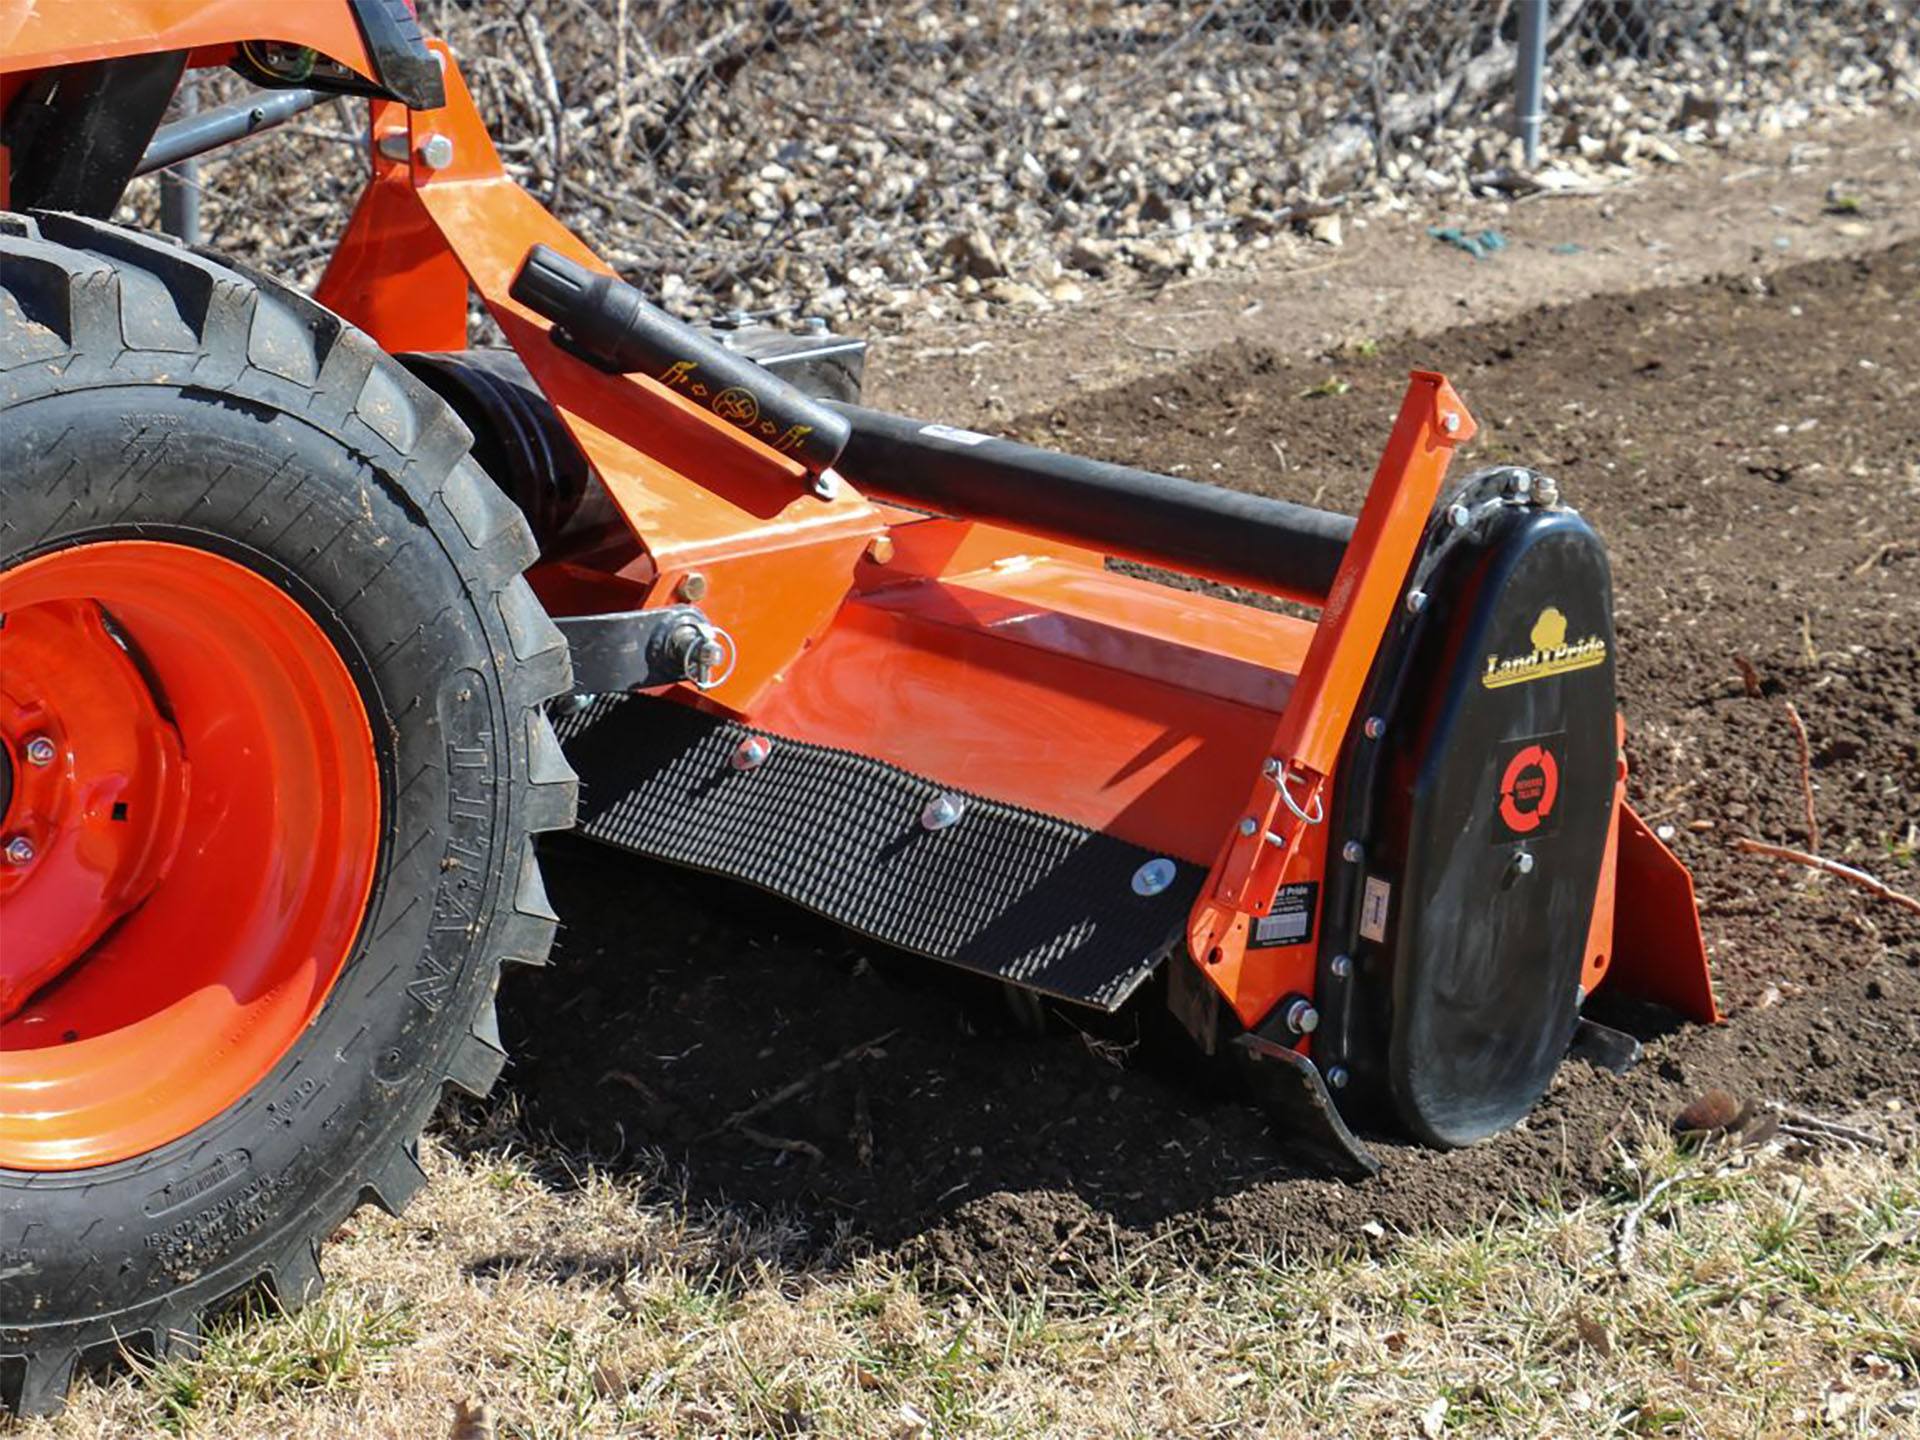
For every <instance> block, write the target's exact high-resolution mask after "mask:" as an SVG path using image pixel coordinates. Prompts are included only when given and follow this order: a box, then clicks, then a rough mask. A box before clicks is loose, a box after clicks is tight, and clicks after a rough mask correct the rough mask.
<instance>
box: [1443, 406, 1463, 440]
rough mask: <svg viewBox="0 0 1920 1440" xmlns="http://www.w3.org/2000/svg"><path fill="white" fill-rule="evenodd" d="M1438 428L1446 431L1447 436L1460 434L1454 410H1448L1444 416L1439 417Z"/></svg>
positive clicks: (1458, 421)
mask: <svg viewBox="0 0 1920 1440" xmlns="http://www.w3.org/2000/svg"><path fill="white" fill-rule="evenodd" d="M1440 428H1441V429H1442V430H1444V431H1446V432H1447V434H1449V435H1458V434H1459V433H1460V414H1459V412H1458V411H1456V410H1449V411H1447V413H1446V414H1444V415H1442V416H1441V417H1440Z"/></svg>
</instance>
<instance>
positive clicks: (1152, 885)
mask: <svg viewBox="0 0 1920 1440" xmlns="http://www.w3.org/2000/svg"><path fill="white" fill-rule="evenodd" d="M1176 873H1177V872H1176V871H1175V869H1174V864H1173V861H1171V860H1168V859H1165V858H1164V857H1163V858H1161V859H1158V860H1149V861H1147V863H1146V864H1144V865H1142V866H1141V867H1140V868H1139V869H1138V870H1136V871H1134V872H1133V893H1134V894H1136V895H1144V896H1148V897H1151V896H1154V895H1158V894H1159V893H1160V892H1161V891H1163V890H1165V889H1166V888H1167V887H1168V886H1169V885H1171V884H1173V877H1174V875H1175V874H1176Z"/></svg>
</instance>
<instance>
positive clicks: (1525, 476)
mask: <svg viewBox="0 0 1920 1440" xmlns="http://www.w3.org/2000/svg"><path fill="white" fill-rule="evenodd" d="M1506 491H1507V494H1509V495H1512V496H1514V497H1516V498H1518V499H1521V500H1524V499H1526V498H1527V496H1528V495H1529V494H1531V493H1532V491H1533V472H1532V471H1531V470H1513V471H1510V472H1509V473H1508V475H1507V484H1506Z"/></svg>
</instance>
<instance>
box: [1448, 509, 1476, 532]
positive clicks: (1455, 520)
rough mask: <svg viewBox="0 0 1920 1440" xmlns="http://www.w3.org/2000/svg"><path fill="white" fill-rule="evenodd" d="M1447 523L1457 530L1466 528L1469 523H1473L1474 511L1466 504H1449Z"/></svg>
mask: <svg viewBox="0 0 1920 1440" xmlns="http://www.w3.org/2000/svg"><path fill="white" fill-rule="evenodd" d="M1447 523H1448V524H1449V525H1451V526H1453V528H1454V529H1456V530H1464V529H1466V528H1467V526H1468V525H1470V524H1472V523H1473V511H1471V510H1469V509H1468V508H1467V507H1466V506H1464V505H1449V506H1448V507H1447Z"/></svg>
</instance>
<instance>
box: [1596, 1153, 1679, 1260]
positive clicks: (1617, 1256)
mask: <svg viewBox="0 0 1920 1440" xmlns="http://www.w3.org/2000/svg"><path fill="white" fill-rule="evenodd" d="M1688 1178H1690V1177H1689V1176H1688V1175H1687V1173H1686V1172H1685V1171H1682V1172H1681V1173H1680V1174H1678V1175H1669V1176H1668V1177H1667V1178H1666V1179H1664V1180H1662V1181H1660V1182H1659V1184H1657V1185H1655V1186H1654V1187H1653V1188H1652V1189H1651V1190H1649V1191H1647V1193H1646V1194H1645V1195H1642V1196H1641V1197H1640V1203H1639V1204H1638V1205H1636V1206H1634V1207H1633V1209H1631V1210H1629V1211H1628V1212H1627V1213H1626V1217H1625V1218H1624V1219H1623V1220H1621V1222H1620V1234H1619V1237H1618V1238H1617V1239H1615V1241H1614V1242H1613V1268H1614V1269H1615V1270H1618V1271H1619V1272H1620V1275H1621V1277H1622V1278H1623V1279H1631V1278H1632V1277H1633V1247H1634V1244H1635V1243H1636V1241H1637V1240H1638V1239H1639V1235H1640V1222H1641V1221H1642V1220H1644V1219H1646V1216H1647V1211H1648V1210H1650V1209H1652V1208H1653V1202H1654V1201H1656V1200H1658V1199H1659V1198H1660V1197H1661V1196H1662V1195H1664V1194H1666V1193H1667V1191H1669V1190H1671V1189H1672V1188H1673V1187H1674V1186H1675V1185H1678V1184H1679V1183H1680V1182H1681V1181H1682V1180H1686V1179H1688Z"/></svg>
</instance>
